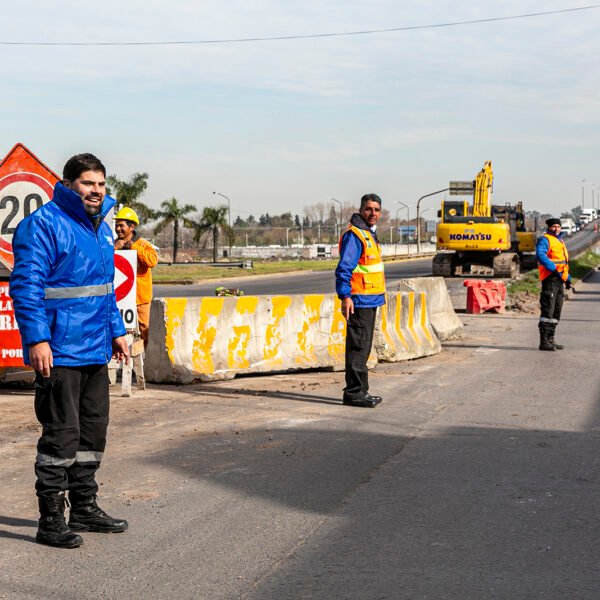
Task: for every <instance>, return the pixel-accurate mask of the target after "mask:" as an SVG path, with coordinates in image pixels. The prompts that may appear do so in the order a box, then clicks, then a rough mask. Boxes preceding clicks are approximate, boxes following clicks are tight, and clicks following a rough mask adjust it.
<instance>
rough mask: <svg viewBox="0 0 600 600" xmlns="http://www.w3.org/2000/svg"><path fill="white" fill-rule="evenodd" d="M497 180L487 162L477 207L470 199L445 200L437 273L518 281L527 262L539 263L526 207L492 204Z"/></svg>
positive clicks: (435, 261) (435, 265) (477, 188)
mask: <svg viewBox="0 0 600 600" xmlns="http://www.w3.org/2000/svg"><path fill="white" fill-rule="evenodd" d="M493 178H494V176H493V172H492V163H491V161H486V162H485V164H484V165H483V169H481V171H480V172H479V173H478V174H477V177H476V178H475V181H474V182H473V204H472V206H470V205H469V204H468V201H467V200H462V201H456V200H455V201H448V200H445V201H443V202H442V207H441V210H440V211H439V213H438V217H439V219H440V221H439V223H438V226H437V235H436V237H437V244H436V250H437V254H436V256H435V257H434V259H433V274H434V275H441V276H442V277H454V276H456V275H493V276H494V277H510V278H515V277H517V276H518V275H519V272H520V269H521V267H522V266H523V263H524V262H526V263H531V264H535V262H534V256H535V255H534V254H533V253H534V252H535V233H534V232H528V231H526V229H525V213H524V211H523V205H522V203H521V202H518V203H517V204H514V205H511V204H505V205H492V183H493Z"/></svg>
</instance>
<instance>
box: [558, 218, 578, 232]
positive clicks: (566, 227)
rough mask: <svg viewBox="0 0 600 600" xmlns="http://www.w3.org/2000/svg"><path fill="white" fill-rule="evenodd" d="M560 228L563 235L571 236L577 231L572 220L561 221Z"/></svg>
mask: <svg viewBox="0 0 600 600" xmlns="http://www.w3.org/2000/svg"><path fill="white" fill-rule="evenodd" d="M560 226H561V229H562V231H563V233H564V234H565V235H573V234H574V233H575V232H576V231H577V227H576V225H575V221H573V219H561V220H560Z"/></svg>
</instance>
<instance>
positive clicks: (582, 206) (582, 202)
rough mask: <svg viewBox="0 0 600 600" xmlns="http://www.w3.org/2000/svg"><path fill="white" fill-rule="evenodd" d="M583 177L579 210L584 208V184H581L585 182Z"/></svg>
mask: <svg viewBox="0 0 600 600" xmlns="http://www.w3.org/2000/svg"><path fill="white" fill-rule="evenodd" d="M585 181H586V180H585V179H582V180H581V210H583V209H584V201H585V186H584V185H583V184H584V183H585Z"/></svg>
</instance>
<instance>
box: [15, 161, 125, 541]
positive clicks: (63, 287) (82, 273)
mask: <svg viewBox="0 0 600 600" xmlns="http://www.w3.org/2000/svg"><path fill="white" fill-rule="evenodd" d="M63 178H64V179H63V182H62V183H57V184H56V187H55V188H54V195H53V199H52V201H51V202H48V203H47V204H45V205H44V206H43V207H42V208H40V209H39V210H37V211H35V212H34V213H32V214H31V215H30V216H29V217H27V218H25V219H24V220H23V221H21V223H20V224H19V226H18V227H17V230H16V232H15V235H14V238H13V250H14V255H15V265H14V271H13V273H12V275H11V279H10V295H11V298H12V300H13V304H14V307H15V315H16V318H17V322H18V324H19V331H20V334H21V341H22V343H23V351H24V352H23V355H24V358H25V362H26V363H27V364H30V365H31V366H32V367H33V368H34V369H35V371H36V381H35V388H36V389H35V413H36V417H37V419H38V420H39V422H40V424H41V425H42V435H41V437H40V439H39V442H38V446H37V456H36V461H35V473H36V477H37V480H36V484H35V488H36V493H37V496H38V504H39V509H40V521H39V528H38V532H37V536H36V541H37V542H38V543H41V544H47V545H50V546H58V547H62V548H76V547H78V546H80V545H81V544H82V543H83V539H82V538H81V536H80V535H78V534H77V533H75V531H98V532H121V531H125V530H126V529H127V521H124V520H122V519H113V518H112V517H110V516H108V515H107V514H106V513H105V512H104V511H103V510H102V509H101V508H100V507H99V506H98V504H97V502H96V493H97V491H98V484H97V483H96V480H95V474H96V471H97V469H98V467H99V466H100V462H101V460H102V456H103V453H104V448H105V445H106V431H107V426H108V412H109V390H108V368H107V363H108V362H109V361H110V359H111V356H115V357H116V358H117V359H119V360H125V361H126V362H127V361H128V360H129V353H128V347H127V343H126V341H125V337H124V335H125V327H124V325H123V320H122V319H121V316H120V314H119V311H118V309H117V304H116V298H115V294H114V291H113V279H114V249H113V235H112V230H111V228H110V227H109V226H108V225H107V224H106V223H104V217H105V216H106V214H107V213H108V212H109V211H110V210H111V208H112V207H113V206H114V204H115V201H114V200H113V199H112V198H110V197H108V196H106V195H105V194H106V191H105V185H106V181H105V180H106V169H105V168H104V165H103V164H102V163H101V162H100V160H98V158H96V157H95V156H94V155H92V154H78V155H76V156H73V157H72V158H70V159H69V160H68V161H67V163H66V164H65V167H64V170H63ZM67 490H68V491H69V501H70V506H71V511H70V516H69V524H68V526H67V524H66V521H65V516H64V511H65V501H66V498H65V493H66V491H67Z"/></svg>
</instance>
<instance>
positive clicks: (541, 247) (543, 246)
mask: <svg viewBox="0 0 600 600" xmlns="http://www.w3.org/2000/svg"><path fill="white" fill-rule="evenodd" d="M546 233H547V234H548V235H554V234H553V233H552V232H551V231H546ZM554 237H558V239H559V240H561V241H562V242H564V240H563V237H562V234H560V235H558V236H556V235H554ZM549 250H550V244H549V243H548V240H547V238H545V237H544V236H543V235H542V236H541V237H539V238H538V241H537V242H536V244H535V258H536V259H537V261H538V262H539V263H541V264H542V265H544V267H546V269H548V271H556V265H555V264H554V263H553V262H552V261H551V260H550V259H549V258H548V251H549ZM568 280H569V281H571V275H569V277H568Z"/></svg>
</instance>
